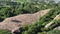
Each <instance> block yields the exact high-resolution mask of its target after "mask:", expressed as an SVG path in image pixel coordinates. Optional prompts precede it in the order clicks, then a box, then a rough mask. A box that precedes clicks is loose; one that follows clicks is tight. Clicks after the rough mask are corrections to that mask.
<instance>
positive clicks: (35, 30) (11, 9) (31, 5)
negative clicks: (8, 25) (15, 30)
mask: <svg viewBox="0 0 60 34" xmlns="http://www.w3.org/2000/svg"><path fill="white" fill-rule="evenodd" d="M3 2H5V4H3ZM3 2H1V3H2V4H0V6H1V7H0V22H1V21H3V20H4V19H5V18H7V17H12V16H16V15H19V14H26V13H30V14H31V13H35V12H37V11H40V10H44V9H48V8H49V9H50V8H51V9H52V10H50V11H49V13H48V14H46V15H44V16H42V17H41V18H40V19H39V20H38V21H37V22H36V23H35V24H31V25H27V26H24V27H22V31H21V33H20V34H59V32H60V31H58V32H57V30H56V31H54V30H53V28H52V27H50V28H49V29H45V28H44V26H45V25H46V24H48V23H49V22H51V21H54V24H55V26H56V25H57V26H58V24H59V22H60V20H58V21H57V20H53V19H54V18H55V17H56V15H58V14H60V3H59V2H58V3H55V2H54V1H49V0H48V1H47V2H45V1H44V0H43V1H41V0H36V1H33V0H29V1H28V0H26V1H25V0H17V2H10V1H3ZM0 33H1V34H5V33H6V34H11V33H10V32H8V31H5V30H1V31H0Z"/></svg>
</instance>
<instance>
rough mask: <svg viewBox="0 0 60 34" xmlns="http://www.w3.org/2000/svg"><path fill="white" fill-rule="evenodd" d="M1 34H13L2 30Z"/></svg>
mask: <svg viewBox="0 0 60 34" xmlns="http://www.w3.org/2000/svg"><path fill="white" fill-rule="evenodd" d="M0 34H11V33H10V32H9V31H7V30H0Z"/></svg>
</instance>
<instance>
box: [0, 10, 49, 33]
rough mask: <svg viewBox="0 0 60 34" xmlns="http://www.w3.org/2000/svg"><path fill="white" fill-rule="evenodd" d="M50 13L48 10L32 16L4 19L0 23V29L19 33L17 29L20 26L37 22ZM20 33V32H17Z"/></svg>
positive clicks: (24, 15) (25, 15) (23, 15)
mask: <svg viewBox="0 0 60 34" xmlns="http://www.w3.org/2000/svg"><path fill="white" fill-rule="evenodd" d="M49 11H50V9H46V10H42V11H39V12H37V13H34V14H21V15H17V16H14V17H10V18H6V19H5V20H4V21H3V22H1V23H0V29H7V30H10V31H11V32H14V31H16V30H17V31H19V30H18V29H19V28H20V27H21V26H25V25H29V24H32V23H34V22H36V21H37V20H39V18H40V17H42V16H44V15H45V14H47V13H48V12H49ZM19 32H20V31H19Z"/></svg>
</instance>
